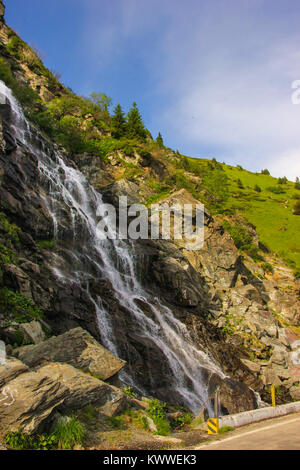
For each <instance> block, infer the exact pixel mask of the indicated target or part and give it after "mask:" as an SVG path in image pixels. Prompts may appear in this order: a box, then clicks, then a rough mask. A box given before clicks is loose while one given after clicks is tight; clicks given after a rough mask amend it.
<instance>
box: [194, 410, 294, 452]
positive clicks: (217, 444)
mask: <svg viewBox="0 0 300 470" xmlns="http://www.w3.org/2000/svg"><path fill="white" fill-rule="evenodd" d="M196 449H197V450H300V413H295V414H290V415H288V416H283V417H280V418H274V419H268V420H266V421H262V422H260V423H254V424H251V425H249V426H243V427H241V428H238V429H236V430H234V431H231V432H229V433H227V434H225V435H224V436H222V437H221V436H218V437H217V438H215V437H213V438H212V441H211V442H210V443H207V444H204V445H202V446H199V447H197V448H196Z"/></svg>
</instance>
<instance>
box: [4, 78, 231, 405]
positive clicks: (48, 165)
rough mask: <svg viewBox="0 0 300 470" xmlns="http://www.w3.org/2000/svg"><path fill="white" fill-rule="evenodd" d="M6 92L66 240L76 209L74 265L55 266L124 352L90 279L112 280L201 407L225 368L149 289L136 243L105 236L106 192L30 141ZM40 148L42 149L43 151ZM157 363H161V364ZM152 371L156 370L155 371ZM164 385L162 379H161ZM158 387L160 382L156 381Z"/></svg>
mask: <svg viewBox="0 0 300 470" xmlns="http://www.w3.org/2000/svg"><path fill="white" fill-rule="evenodd" d="M0 93H2V94H3V95H5V96H6V97H7V99H8V100H9V102H10V104H11V108H12V110H13V113H14V115H15V117H14V130H15V134H16V137H17V139H18V140H19V142H20V143H21V144H22V145H24V146H26V147H29V148H31V151H32V153H34V154H35V155H37V156H38V162H39V163H38V164H39V171H40V176H41V183H42V186H43V188H45V195H44V196H41V197H43V198H44V202H45V204H46V205H47V208H48V210H49V212H50V214H51V216H52V218H53V222H54V230H55V234H54V237H55V239H56V240H57V241H58V242H62V243H63V242H64V239H63V234H64V230H63V229H62V228H61V227H60V216H61V211H62V208H63V210H67V211H68V212H69V214H71V217H70V219H71V227H69V229H70V230H71V232H72V237H73V242H72V244H71V246H70V247H69V250H68V256H69V258H70V260H71V261H72V263H71V264H72V265H73V269H72V270H70V269H65V265H66V263H65V262H64V259H63V257H62V256H61V255H59V254H53V269H54V272H55V274H56V276H57V277H59V278H60V280H61V281H64V280H65V281H72V282H74V283H77V284H80V286H81V287H83V286H86V287H85V289H86V291H87V293H88V295H89V297H90V299H91V301H92V302H93V304H94V305H95V308H96V311H97V317H98V323H99V331H100V334H101V339H102V342H103V344H104V345H105V346H106V347H107V348H108V349H109V350H110V351H111V352H113V353H115V354H116V355H118V354H119V353H118V338H117V337H115V334H114V331H113V326H112V323H111V320H110V315H109V313H108V312H107V311H106V309H105V308H104V307H103V304H102V302H101V298H100V297H97V296H96V297H95V296H94V297H93V296H92V295H91V294H90V292H89V282H88V281H89V279H90V278H91V275H92V274H93V273H95V277H97V278H100V277H102V278H103V277H104V278H106V279H108V280H109V281H110V282H111V284H112V286H113V288H114V295H115V297H116V298H117V299H118V301H119V303H120V305H122V306H123V307H125V309H126V310H128V311H129V312H130V315H132V316H133V317H134V321H135V324H136V325H137V330H138V332H139V335H140V336H142V337H144V338H145V339H147V340H148V341H150V342H151V343H152V344H154V345H156V347H157V348H159V350H160V351H162V353H163V355H164V357H165V358H166V360H167V362H168V365H169V368H170V369H171V371H172V377H170V378H169V379H170V383H172V388H173V390H175V391H176V392H177V393H178V394H179V395H180V396H181V397H182V402H183V403H184V404H185V405H186V406H188V407H189V408H190V409H191V410H192V411H195V410H197V409H198V408H199V407H200V406H201V404H202V403H203V402H204V401H206V399H207V398H208V393H207V386H206V383H205V380H204V378H203V368H204V369H206V370H208V371H211V372H215V373H216V374H218V375H219V376H221V377H224V374H223V372H222V371H221V369H220V368H219V367H218V366H217V365H216V364H215V363H214V361H213V360H212V359H211V358H210V357H209V355H208V354H206V353H205V352H203V351H200V350H198V349H197V348H196V347H195V345H194V344H193V342H192V340H191V337H190V334H189V332H188V329H187V327H186V326H185V325H184V324H183V323H182V322H180V321H179V320H178V319H176V318H175V316H174V314H173V313H172V311H171V310H170V309H169V308H168V307H167V306H165V305H163V303H162V302H161V301H160V300H159V299H158V298H157V297H155V296H154V294H151V293H149V292H147V291H146V290H145V289H144V288H143V286H142V285H141V283H140V282H139V280H138V278H137V275H136V269H135V262H134V260H135V257H134V245H133V244H132V243H131V242H127V241H121V240H117V239H116V240H102V239H101V238H100V236H99V235H100V234H99V229H98V227H97V221H98V220H99V217H97V215H96V212H97V209H99V207H101V205H102V204H103V202H102V197H101V195H100V194H99V193H97V192H96V191H95V190H94V189H93V187H92V186H91V185H90V184H89V183H88V181H87V180H86V178H85V177H84V176H83V174H82V173H81V172H80V171H78V170H76V169H74V168H72V167H71V166H68V165H67V164H66V163H65V161H64V160H63V158H62V157H61V155H59V153H54V154H53V152H52V153H51V152H47V149H46V148H44V147H45V144H43V145H42V148H39V149H37V148H35V147H34V146H33V144H32V143H31V141H30V125H29V124H28V122H27V121H26V119H25V117H24V115H23V112H22V109H21V108H20V106H19V105H18V103H17V102H16V100H15V99H14V97H13V95H12V93H11V91H10V90H9V89H8V88H7V87H6V86H5V84H4V83H3V82H1V81H0ZM37 152H38V153H37ZM137 300H141V301H142V302H143V303H145V304H147V305H148V307H149V309H150V310H151V312H152V315H150V318H149V316H147V315H145V313H144V312H143V310H142V309H141V308H140V307H139V305H138V303H137V302H136V301H137ZM156 367H157V364H156ZM149 373H150V374H151V371H149ZM121 379H122V380H123V381H124V382H125V383H127V384H129V385H134V386H135V387H137V388H138V389H140V390H141V392H144V393H145V391H144V390H143V389H142V387H140V385H139V384H138V383H137V381H136V380H134V378H133V377H131V376H129V375H128V374H127V373H125V372H121ZM157 385H158V384H157ZM153 386H154V388H155V384H153Z"/></svg>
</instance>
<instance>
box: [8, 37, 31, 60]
mask: <svg viewBox="0 0 300 470" xmlns="http://www.w3.org/2000/svg"><path fill="white" fill-rule="evenodd" d="M24 47H26V44H25V43H24V42H23V41H22V40H21V39H20V38H19V37H18V36H12V38H11V39H10V41H9V43H8V44H7V46H6V50H7V52H8V53H9V54H10V55H14V56H16V57H18V58H20V53H21V49H23V48H24Z"/></svg>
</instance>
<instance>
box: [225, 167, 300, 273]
mask: <svg viewBox="0 0 300 470" xmlns="http://www.w3.org/2000/svg"><path fill="white" fill-rule="evenodd" d="M223 168H224V171H225V172H226V175H227V177H228V181H229V192H230V196H229V198H228V200H227V201H226V203H225V204H224V205H223V211H224V212H225V213H229V214H239V215H240V216H241V217H243V218H244V219H246V220H247V221H248V222H249V223H251V224H253V226H254V227H255V230H256V232H257V234H258V236H259V239H260V242H261V243H263V245H265V246H267V247H268V248H269V249H270V250H271V251H272V252H273V253H275V254H277V255H278V256H279V257H280V258H282V259H283V260H284V261H285V262H287V264H288V265H289V266H290V267H291V268H293V269H294V271H295V274H296V273H297V270H299V269H300V249H299V233H300V217H298V216H297V215H296V214H294V211H293V208H294V204H295V202H294V201H295V183H292V182H290V181H288V182H287V183H285V184H284V186H283V185H278V184H277V179H276V178H273V177H272V176H270V175H267V174H263V175H262V174H255V173H251V172H250V171H246V170H242V171H241V170H239V169H238V168H235V167H230V166H228V165H223ZM237 178H240V180H241V181H242V183H243V185H244V188H245V189H244V190H243V191H239V188H238V187H237V183H236V181H237ZM256 185H257V186H259V187H260V189H261V191H260V192H257V191H256V190H255V186H256ZM276 186H277V187H278V186H279V188H281V187H282V186H283V189H284V191H285V192H284V193H280V194H275V193H273V192H271V191H269V190H268V188H270V187H276ZM296 194H297V193H296ZM296 200H297V198H296Z"/></svg>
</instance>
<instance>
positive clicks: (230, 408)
mask: <svg viewBox="0 0 300 470" xmlns="http://www.w3.org/2000/svg"><path fill="white" fill-rule="evenodd" d="M217 387H219V396H220V403H221V411H222V413H224V414H234V413H240V412H242V411H247V410H253V409H255V408H257V398H256V396H255V393H254V391H253V390H251V388H249V387H247V386H246V385H245V384H243V383H241V382H237V381H236V380H233V379H230V378H228V377H225V378H224V379H221V378H220V377H219V376H217V375H216V374H213V375H212V376H211V378H210V380H209V387H208V393H209V395H212V394H213V392H214V390H216V388H217Z"/></svg>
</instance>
